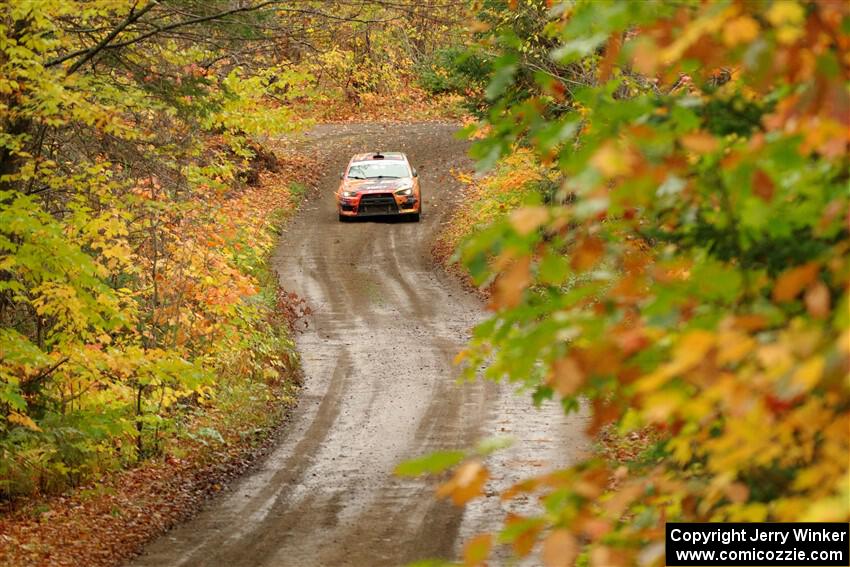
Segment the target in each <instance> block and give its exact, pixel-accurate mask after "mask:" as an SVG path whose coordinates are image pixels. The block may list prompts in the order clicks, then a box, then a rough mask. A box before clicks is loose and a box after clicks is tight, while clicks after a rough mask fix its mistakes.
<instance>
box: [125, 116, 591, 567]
mask: <svg viewBox="0 0 850 567" xmlns="http://www.w3.org/2000/svg"><path fill="white" fill-rule="evenodd" d="M453 131H454V127H453V126H452V125H446V124H421V125H413V126H389V127H388V126H386V125H381V124H366V125H345V126H321V127H318V128H316V129H315V130H313V131H312V132H310V133H309V134H308V136H307V141H306V142H305V143H307V144H310V145H312V146H313V147H315V148H320V149H322V150H324V151H325V152H326V156H325V157H326V162H327V172H328V173H327V175H326V176H325V178H324V180H323V181H322V183H321V186H320V192H319V193H318V194H316V195H314V196H313V197H311V199H310V200H309V201H308V202H307V204H306V205H305V207H304V208H303V209H302V210H301V211H300V212H299V214H298V215H297V217H296V218H295V219H294V220H293V222H292V223H291V224H290V225H289V227H288V229H287V231H286V234H285V235H284V237H283V238H282V240H281V243H280V245H279V248H278V250H277V253H276V255H275V258H274V265H275V267H276V268H277V270H278V272H279V274H280V279H281V282H282V284H283V286H284V287H285V288H286V289H288V290H292V291H295V292H297V293H298V294H299V295H301V296H302V297H305V298H306V299H307V301H308V303H309V304H310V305H311V306H312V308H313V310H314V315H313V316H312V319H311V321H310V325H309V327H308V330H307V331H306V332H304V333H303V334H301V335H299V337H298V348H299V351H300V353H301V356H302V362H303V369H304V375H305V386H304V388H303V390H302V393H301V399H300V401H299V405H298V407H297V408H296V410H295V411H294V413H293V415H292V419H291V423H290V424H289V426H288V431H287V433H286V435H285V436H284V438H283V440H282V441H281V443H280V445H279V446H278V447H277V448H276V449H275V450H274V451H273V452H272V453H271V454H270V455H269V456H268V457H267V458H266V459H265V460H264V461H263V462H262V463H261V464H260V465H259V466H258V467H257V468H256V469H255V470H254V471H253V472H250V473H249V474H248V475H246V476H245V477H244V478H242V479H241V480H240V481H238V482H237V483H236V484H235V485H234V486H233V488H232V489H231V490H230V491H228V492H227V493H226V494H224V495H222V496H220V497H219V498H217V499H215V500H213V501H212V502H211V503H210V504H209V505H208V506H207V507H206V509H204V510H203V511H201V512H200V513H199V514H198V515H197V516H196V517H195V518H194V519H193V520H191V521H189V522H187V523H185V524H183V525H181V526H179V527H177V528H175V529H174V530H172V531H171V532H169V533H168V534H166V535H164V536H163V537H161V538H160V539H159V540H157V541H156V542H154V543H152V544H151V545H150V546H148V548H147V549H146V550H145V552H144V553H143V555H141V556H140V557H139V558H137V559H136V560H135V561H134V562H133V565H134V566H136V567H154V566H156V567H162V566H169V567H177V566H203V567H225V566H227V567H249V566H250V567H260V566H267V567H272V566H274V567H311V566H319V565H321V566H345V565H351V566H357V567H361V566H362V567H367V566H368V567H371V566H378V565H401V564H404V563H406V562H409V561H413V560H415V559H421V558H423V557H442V558H453V557H455V556H457V554H458V546H459V541H461V540H462V539H463V538H464V537H467V536H470V535H474V534H475V533H477V532H478V531H480V530H482V529H486V528H488V527H490V526H492V525H494V522H496V521H498V519H499V518H500V517H501V515H502V514H503V513H504V510H503V509H502V504H501V503H499V502H498V498H485V499H482V500H481V501H479V502H477V503H476V504H475V505H473V506H470V507H468V508H467V509H466V510H462V509H459V508H455V507H453V506H452V505H451V504H449V503H446V502H444V501H438V500H436V499H435V498H434V494H433V483H432V482H430V481H424V480H418V479H399V478H395V477H394V476H393V475H392V470H393V468H394V467H395V466H396V464H398V463H399V462H400V461H402V460H404V459H407V458H411V457H414V456H418V455H421V454H424V453H427V452H429V451H433V450H436V449H446V448H457V447H465V446H469V445H471V444H473V443H474V442H475V441H476V440H478V439H480V438H481V437H483V436H486V435H489V434H494V433H503V434H504V433H509V434H513V435H514V436H515V437H516V438H517V440H518V442H517V443H516V444H515V446H514V447H512V448H511V449H509V450H508V451H506V452H504V453H502V454H500V455H498V456H496V457H495V458H494V459H493V462H491V463H490V465H491V469H492V471H493V482H494V483H495V484H496V485H499V486H505V485H507V484H510V483H511V482H513V481H515V480H517V479H519V478H521V477H522V476H524V475H527V474H534V473H538V472H542V467H546V466H552V465H557V464H563V463H566V462H569V461H570V460H571V459H573V458H574V457H575V455H576V454H577V452H578V451H581V450H583V447H584V444H585V442H584V438H583V435H582V430H583V418H582V417H580V416H572V417H565V416H563V415H562V414H561V412H560V411H559V410H558V409H557V408H556V407H554V406H553V407H551V408H549V409H548V410H545V411H543V410H534V409H533V408H532V407H531V405H530V403H529V402H528V400H527V398H525V399H519V398H516V397H515V396H513V395H512V394H511V392H510V391H509V389H508V388H507V387H500V386H498V385H495V384H490V383H486V384H485V383H472V384H463V385H459V384H457V382H456V370H455V369H454V368H453V367H452V359H453V357H454V356H455V354H456V353H457V351H458V350H460V348H462V346H463V344H464V343H465V341H466V339H467V338H468V333H469V330H470V327H471V326H472V325H474V324H475V323H476V322H477V321H480V320H481V319H482V317H483V312H482V307H481V305H480V302H479V301H478V300H477V299H476V298H474V297H473V296H472V295H470V294H468V293H466V292H465V291H463V290H462V289H461V287H460V286H459V285H458V284H457V283H456V282H454V281H453V280H452V279H450V278H449V277H447V276H445V275H443V274H442V273H441V272H440V271H439V270H437V269H435V268H434V266H433V264H432V262H431V259H430V243H431V238H432V237H433V235H434V234H435V233H436V231H437V230H438V228H439V226H440V223H441V222H442V221H443V220H445V216H446V213H448V212H449V211H450V210H451V208H452V205H453V203H455V202H457V201H456V199H457V196H456V192H457V191H458V190H459V187H458V185H457V182H456V181H454V180H453V179H452V178H451V176H450V175H449V170H450V168H452V167H461V166H465V165H467V163H466V158H465V152H466V147H465V143H463V142H461V141H458V140H456V139H455V137H454V136H453ZM374 149H381V150H384V151H388V150H400V151H404V152H407V153H408V155H409V156H410V158H411V160H412V161H413V163H414V165H416V166H417V167H418V169H419V172H420V176H421V181H422V186H423V191H424V194H425V202H424V211H425V213H424V214H423V217H422V222H421V223H401V222H380V221H375V222H354V223H344V224H341V223H338V221H337V219H336V214H335V210H334V205H333V201H332V193H333V189H334V187H335V185H336V183H337V175H336V174H337V172H338V171H339V170H341V169H342V167H343V166H344V164H345V162H346V161H347V159H348V158H349V157H350V155H351V154H353V153H355V152H362V151H370V150H374Z"/></svg>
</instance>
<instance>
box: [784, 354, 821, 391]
mask: <svg viewBox="0 0 850 567" xmlns="http://www.w3.org/2000/svg"><path fill="white" fill-rule="evenodd" d="M823 367H824V360H823V357H822V356H815V357H813V358H811V359H809V360H807V361H806V362H805V363H804V364H803V365H801V366H800V367H799V368H797V370H796V371H795V372H794V376H793V378H792V380H793V381H794V382H795V383H797V384H799V385H800V386H802V387H804V388H805V389H806V390H811V389H812V388H814V387H815V385H816V384H817V383H818V380H820V378H821V376H822V375H823Z"/></svg>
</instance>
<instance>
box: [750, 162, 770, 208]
mask: <svg viewBox="0 0 850 567" xmlns="http://www.w3.org/2000/svg"><path fill="white" fill-rule="evenodd" d="M752 185H753V193H755V195H756V196H757V197H759V198H760V199H761V200H762V201H765V202H770V200H771V199H773V188H774V185H773V180H772V179H771V178H770V177H769V176H768V175H767V174H766V173H765V172H764V170H761V169H757V170H755V172H754V173H753V180H752Z"/></svg>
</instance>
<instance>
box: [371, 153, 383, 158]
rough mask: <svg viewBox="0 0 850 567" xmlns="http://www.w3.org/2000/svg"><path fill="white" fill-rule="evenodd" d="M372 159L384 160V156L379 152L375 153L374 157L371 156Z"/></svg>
mask: <svg viewBox="0 0 850 567" xmlns="http://www.w3.org/2000/svg"><path fill="white" fill-rule="evenodd" d="M372 159H384V154H382V153H381V152H375V155H373V156H372Z"/></svg>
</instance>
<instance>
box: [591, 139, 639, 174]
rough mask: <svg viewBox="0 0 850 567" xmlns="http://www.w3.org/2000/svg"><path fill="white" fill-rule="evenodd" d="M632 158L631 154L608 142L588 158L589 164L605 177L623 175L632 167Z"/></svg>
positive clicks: (633, 160)
mask: <svg viewBox="0 0 850 567" xmlns="http://www.w3.org/2000/svg"><path fill="white" fill-rule="evenodd" d="M634 162H635V159H634V156H632V154H631V153H629V152H628V151H626V150H624V149H623V148H621V147H619V146H618V145H617V144H615V143H614V142H613V141H611V140H608V141H607V142H605V143H604V144H602V145H601V146H600V147H599V149H598V150H596V153H595V154H593V157H591V158H590V163H591V165H593V167H595V168H596V169H598V170H599V172H600V173H602V175H604V176H605V177H617V176H618V175H625V174H626V173H629V172H630V171H631V170H632V167H633V166H634Z"/></svg>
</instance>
